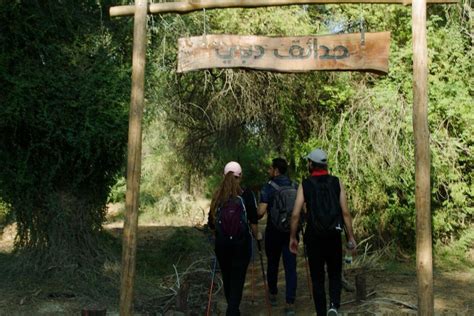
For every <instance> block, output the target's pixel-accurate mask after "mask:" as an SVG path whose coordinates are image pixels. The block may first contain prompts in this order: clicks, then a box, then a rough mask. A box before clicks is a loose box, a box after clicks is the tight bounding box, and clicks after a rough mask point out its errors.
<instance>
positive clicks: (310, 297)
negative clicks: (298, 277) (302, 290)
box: [303, 245, 313, 300]
mask: <svg viewBox="0 0 474 316" xmlns="http://www.w3.org/2000/svg"><path fill="white" fill-rule="evenodd" d="M303 253H304V262H305V268H306V279H307V281H308V290H309V299H310V300H313V285H312V282H311V278H310V275H309V264H308V254H307V253H306V245H304V247H303Z"/></svg>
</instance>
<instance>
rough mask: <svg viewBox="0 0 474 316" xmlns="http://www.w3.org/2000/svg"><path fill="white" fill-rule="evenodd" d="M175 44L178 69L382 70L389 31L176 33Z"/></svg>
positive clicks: (387, 50) (386, 53)
mask: <svg viewBox="0 0 474 316" xmlns="http://www.w3.org/2000/svg"><path fill="white" fill-rule="evenodd" d="M178 47H179V52H178V70H177V71H178V72H186V71H191V70H198V69H208V68H251V69H259V70H270V71H279V72H306V71H311V70H353V71H368V72H375V73H387V72H388V55H389V48H390V32H381V33H351V34H339V35H323V36H297V37H268V36H253V35H251V36H242V35H204V36H195V37H185V38H180V39H179V40H178Z"/></svg>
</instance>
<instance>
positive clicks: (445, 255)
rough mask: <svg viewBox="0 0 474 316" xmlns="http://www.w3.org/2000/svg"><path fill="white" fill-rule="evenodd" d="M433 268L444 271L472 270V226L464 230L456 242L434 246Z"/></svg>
mask: <svg viewBox="0 0 474 316" xmlns="http://www.w3.org/2000/svg"><path fill="white" fill-rule="evenodd" d="M434 250H435V259H436V260H435V266H436V267H440V268H442V269H445V270H448V271H449V270H465V269H474V226H471V227H470V228H469V229H467V230H465V231H464V232H463V233H462V235H461V236H460V237H459V239H458V240H455V241H453V242H451V243H450V244H448V245H444V244H438V245H436V246H435V249H434Z"/></svg>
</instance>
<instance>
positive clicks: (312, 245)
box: [305, 234, 342, 316]
mask: <svg viewBox="0 0 474 316" xmlns="http://www.w3.org/2000/svg"><path fill="white" fill-rule="evenodd" d="M305 246H306V250H307V253H308V261H309V268H310V271H311V280H312V282H313V293H314V295H313V298H314V305H315V307H316V313H317V315H318V316H321V315H326V311H327V305H326V291H325V289H324V283H325V272H324V266H325V265H326V266H327V272H328V277H329V300H330V301H329V302H330V304H333V305H334V307H336V308H339V305H340V303H341V272H342V244H341V234H335V235H331V236H305Z"/></svg>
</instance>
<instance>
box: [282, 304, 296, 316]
mask: <svg viewBox="0 0 474 316" xmlns="http://www.w3.org/2000/svg"><path fill="white" fill-rule="evenodd" d="M295 315H296V314H295V308H294V307H293V305H287V306H286V307H285V316H295Z"/></svg>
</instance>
